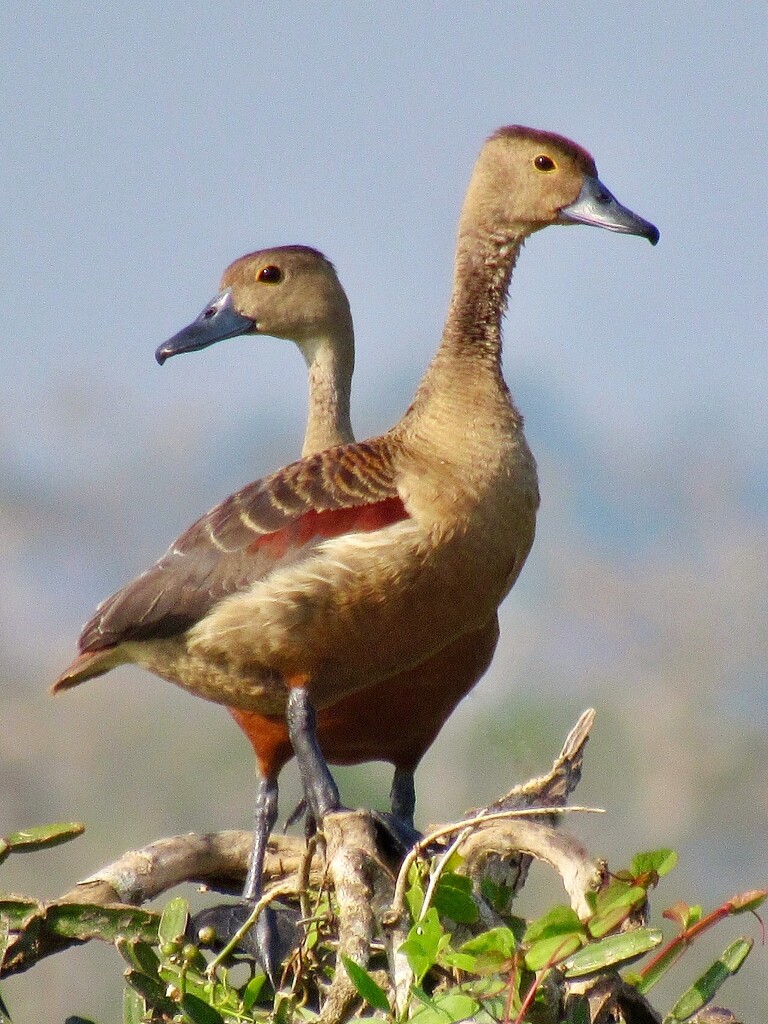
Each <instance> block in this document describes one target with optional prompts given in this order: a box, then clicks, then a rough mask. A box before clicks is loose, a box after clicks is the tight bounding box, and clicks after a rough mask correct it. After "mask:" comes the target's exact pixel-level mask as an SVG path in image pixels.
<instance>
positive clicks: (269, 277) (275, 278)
mask: <svg viewBox="0 0 768 1024" xmlns="http://www.w3.org/2000/svg"><path fill="white" fill-rule="evenodd" d="M282 279H283V272H282V270H281V269H280V267H273V266H269V267H262V268H261V270H260V271H259V272H258V274H257V275H256V280H257V281H264V283H265V284H278V282H280V281H282Z"/></svg>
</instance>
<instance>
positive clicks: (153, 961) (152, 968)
mask: <svg viewBox="0 0 768 1024" xmlns="http://www.w3.org/2000/svg"><path fill="white" fill-rule="evenodd" d="M115 945H116V946H117V951H118V953H119V954H120V956H122V958H123V960H125V962H126V963H127V964H128V966H129V967H131V968H133V969H134V970H136V971H141V972H142V974H150V975H156V974H157V972H158V969H159V967H160V959H159V958H158V955H157V953H155V951H154V949H152V947H151V946H150V944H149V943H148V942H142V941H141V940H140V939H118V940H117V942H116V943H115Z"/></svg>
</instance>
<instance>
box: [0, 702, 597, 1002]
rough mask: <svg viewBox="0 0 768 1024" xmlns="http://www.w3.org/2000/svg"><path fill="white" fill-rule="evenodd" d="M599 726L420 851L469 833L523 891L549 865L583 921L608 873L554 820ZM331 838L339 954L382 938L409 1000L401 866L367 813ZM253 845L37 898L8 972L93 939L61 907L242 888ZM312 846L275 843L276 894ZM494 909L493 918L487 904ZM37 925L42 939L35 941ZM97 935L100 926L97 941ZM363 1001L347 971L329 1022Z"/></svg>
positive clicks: (325, 867) (138, 866)
mask: <svg viewBox="0 0 768 1024" xmlns="http://www.w3.org/2000/svg"><path fill="white" fill-rule="evenodd" d="M593 718H594V714H593V712H591V711H589V712H586V713H585V714H584V715H582V717H581V718H580V720H579V722H578V723H577V725H576V727H575V728H574V729H573V730H572V732H571V734H570V735H569V737H568V739H567V740H566V743H565V745H564V747H563V750H562V752H561V754H560V756H559V757H558V758H557V759H556V761H555V763H554V764H553V767H552V769H551V770H550V772H548V773H547V774H546V775H544V776H541V777H539V778H536V779H532V780H530V781H529V782H527V783H525V784H523V785H520V786H515V787H513V788H512V789H511V790H510V791H509V792H508V793H506V794H505V795H504V796H503V797H501V798H500V799H499V800H497V801H495V802H494V803H493V804H490V805H489V806H488V807H487V808H484V809H483V810H482V811H480V812H471V813H470V814H468V815H467V816H466V817H465V818H464V819H462V820H461V821H459V822H456V823H454V824H452V825H450V826H442V827H441V828H439V829H432V830H431V832H430V835H428V836H427V838H426V840H425V841H424V842H423V843H420V844H419V847H420V849H421V848H423V849H424V850H429V849H430V847H431V848H433V849H434V848H435V847H436V846H438V845H439V844H440V843H450V842H453V841H454V840H455V839H456V836H457V835H461V836H462V843H461V852H462V854H463V855H464V856H465V858H466V864H467V871H468V873H470V874H471V875H473V876H479V875H481V874H487V873H488V872H491V873H496V874H497V875H498V874H499V873H501V874H503V875H504V877H505V879H506V881H507V884H509V885H511V887H512V888H513V889H514V890H515V891H517V889H519V887H520V886H521V885H522V884H523V882H524V880H525V875H526V873H527V866H528V864H529V863H530V860H531V858H532V857H533V858H537V859H539V860H542V861H543V862H545V863H547V864H549V865H550V866H551V867H552V868H554V869H555V870H556V871H557V872H558V874H559V875H560V877H561V878H562V880H563V884H564V886H565V889H566V891H567V893H568V896H569V899H570V901H571V904H572V905H573V906H574V909H576V910H577V912H578V913H579V914H580V915H581V916H584V914H585V910H586V902H585V901H586V893H587V892H589V891H590V890H591V889H593V888H594V887H595V886H596V884H597V883H598V881H599V878H600V872H601V865H600V863H599V862H597V861H595V860H593V859H591V858H590V857H589V856H588V854H587V852H586V851H585V850H584V849H583V847H582V846H581V845H580V844H578V843H577V842H576V841H575V840H573V839H571V838H569V837H568V836H567V834H566V833H565V832H557V831H556V830H555V823H556V820H557V818H559V817H560V816H561V815H559V814H558V813H557V808H559V807H563V806H564V805H565V803H566V802H567V800H568V797H569V796H570V794H571V793H572V792H573V789H574V788H575V786H576V785H577V783H578V781H579V779H580V777H581V766H582V760H583V754H584V747H585V745H586V742H587V739H588V737H589V731H590V728H591V725H592V722H593ZM531 810H534V811H536V812H537V813H536V816H535V819H530V818H525V819H523V818H520V819H515V818H514V817H506V815H511V814H514V813H515V812H522V813H523V814H525V813H526V812H528V813H530V812H531ZM324 835H325V851H326V852H325V856H323V854H322V853H321V852H320V850H319V849H316V850H315V851H314V853H313V856H312V858H311V862H310V864H309V881H310V884H311V885H313V886H319V885H320V884H323V881H324V879H325V881H326V884H328V883H330V885H331V886H332V887H333V889H334V890H335V895H336V901H337V905H338V914H339V935H338V944H339V951H340V952H342V953H344V955H345V956H347V957H349V958H350V959H351V960H353V961H355V962H357V963H359V964H361V965H365V964H366V963H367V961H368V955H369V950H370V945H371V940H372V938H373V936H374V935H375V934H378V935H380V936H382V938H383V940H384V943H385V947H386V948H387V949H388V954H389V958H390V968H391V975H392V978H393V979H394V986H393V987H394V991H393V995H394V997H395V999H396V1000H400V999H402V997H403V993H404V992H405V990H406V989H407V987H408V983H409V977H408V973H409V972H408V970H407V965H405V964H404V958H403V957H402V956H398V954H397V948H398V947H399V945H400V944H401V943H402V940H403V937H404V929H405V930H407V928H406V926H405V925H404V923H403V920H402V916H403V915H402V913H401V912H400V910H401V908H400V907H399V906H398V905H397V899H398V898H397V896H396V895H395V873H394V871H396V869H397V865H395V866H394V871H393V867H392V866H391V865H388V864H387V862H386V857H385V856H384V855H383V853H382V852H381V850H380V849H379V846H378V842H377V834H376V828H375V824H374V820H373V819H372V817H371V815H369V814H367V813H366V812H342V813H339V814H335V815H331V816H329V817H328V818H327V819H326V821H325V823H324ZM251 842H252V836H251V833H250V832H247V831H239V830H238V831H227V832H220V833H213V834H209V835H197V834H194V833H190V834H188V835H182V836H174V837H172V838H168V839H161V840H158V841H157V842H155V843H152V844H151V845H149V846H147V847H145V848H143V849H140V850H131V851H128V852H126V853H124V854H123V855H122V856H121V857H120V858H118V860H116V861H114V862H113V863H111V864H109V865H107V866H106V867H104V868H102V869H100V870H99V871H97V872H95V873H94V874H93V875H91V876H90V877H88V878H86V879H84V880H83V881H82V882H79V883H78V884H77V885H75V886H74V887H73V888H72V889H70V890H69V891H68V892H66V893H64V894H63V895H62V896H61V897H60V898H59V899H58V900H55V901H52V902H51V903H48V904H36V903H35V902H34V901H28V902H29V914H28V916H27V917H25V919H24V924H23V926H19V927H18V933H17V934H16V935H14V936H13V937H12V939H11V941H10V943H9V944H8V947H7V949H6V954H5V957H4V962H3V964H2V968H0V976H2V975H7V974H13V973H18V972H21V971H25V970H28V969H29V968H30V967H31V966H33V964H34V963H36V962H37V961H38V960H40V959H42V958H43V957H45V956H49V955H51V954H52V953H54V952H58V951H60V950H61V949H64V948H67V946H71V945H74V944H77V943H79V942H82V941H84V940H83V938H81V937H73V936H72V935H70V934H62V930H61V927H62V926H61V925H60V923H58V922H59V918H58V916H57V912H58V911H59V910H60V909H61V908H66V907H68V906H70V905H78V906H83V905H90V906H93V907H94V908H99V907H102V908H105V910H108V911H110V912H114V913H115V914H116V915H118V917H117V918H116V920H117V921H118V922H119V914H120V913H128V912H130V911H133V910H134V908H136V907H140V906H142V905H143V904H145V903H147V902H148V901H150V900H152V899H154V898H156V897H157V896H159V895H161V894H162V893H164V892H166V891H167V890H169V889H171V888H173V887H175V886H177V885H179V884H181V883H183V882H193V883H197V884H203V885H205V886H207V887H209V888H216V889H223V890H224V891H230V892H231V891H237V889H239V887H240V886H241V884H242V880H243V878H244V876H245V872H246V870H247V864H248V857H249V855H250V849H251ZM304 850H305V844H304V841H303V839H299V838H294V837H288V836H272V837H271V838H270V842H269V847H268V850H267V855H266V859H265V868H264V871H265V888H266V889H267V890H268V889H269V886H270V885H274V884H276V883H279V884H280V886H281V888H283V890H284V887H285V884H286V883H294V882H295V883H296V886H297V887H298V886H299V883H300V881H301V878H302V867H303V862H304ZM417 852H418V851H417ZM393 901H394V906H393ZM1 910H2V907H1V906H0V911H1ZM134 912H135V911H134ZM488 912H489V913H491V912H490V909H489V908H488ZM115 927H117V925H116V926H115ZM33 929H34V941H29V935H30V934H31V933H32V930H33ZM98 934H99V932H98V928H96V927H95V926H94V937H96V936H97V935H98ZM87 937H90V936H87ZM87 937H86V938H87ZM355 998H356V996H355V991H354V988H353V987H352V986H351V983H350V982H349V979H348V978H347V975H346V972H345V971H344V970H343V968H339V970H337V971H336V973H335V980H334V983H333V985H332V986H331V989H330V991H329V993H328V996H327V999H326V1000H325V1004H324V1014H323V1016H324V1019H325V1020H328V1021H338V1020H341V1019H343V1017H344V1014H345V1013H346V1012H347V1011H348V1008H349V1006H350V1003H351V1002H352V1001H353V1000H354V999H355Z"/></svg>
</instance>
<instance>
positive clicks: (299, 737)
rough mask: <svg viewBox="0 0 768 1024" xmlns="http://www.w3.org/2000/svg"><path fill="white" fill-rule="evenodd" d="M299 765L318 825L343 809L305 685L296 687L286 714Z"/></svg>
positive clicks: (289, 699) (289, 696)
mask: <svg viewBox="0 0 768 1024" xmlns="http://www.w3.org/2000/svg"><path fill="white" fill-rule="evenodd" d="M285 717H286V720H287V723H288V734H289V735H290V737H291V744H292V746H293V752H294V753H295V755H296V763H297V764H298V766H299V774H300V775H301V784H302V786H303V788H304V797H305V799H306V801H307V807H308V808H309V811H310V813H311V814H312V816H313V817H314V819H315V821H316V822H317V824H318V825H320V824H321V823H322V820H323V817H324V816H325V815H326V814H329V813H330V812H332V811H337V810H338V809H339V807H340V806H341V804H340V802H339V791H338V789H337V788H336V783H335V782H334V781H333V776H332V775H331V773H330V771H329V770H328V765H327V764H326V761H325V758H324V757H323V752H322V751H321V750H320V746H319V745H318V742H317V736H316V734H315V709H314V708H313V707H312V704H311V702H310V699H309V694H308V693H307V691H306V688H305V687H303V686H294V687H293V688H292V689H291V692H290V694H289V695H288V704H287V707H286V711H285Z"/></svg>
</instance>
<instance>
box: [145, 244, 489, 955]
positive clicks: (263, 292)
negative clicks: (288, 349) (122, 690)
mask: <svg viewBox="0 0 768 1024" xmlns="http://www.w3.org/2000/svg"><path fill="white" fill-rule="evenodd" d="M227 293H231V297H232V300H231V301H232V304H233V305H234V308H235V309H236V310H237V311H238V312H239V313H241V314H243V313H245V312H246V311H247V315H248V319H250V320H251V321H252V323H253V327H252V329H251V330H250V331H249V332H248V333H249V334H251V335H253V334H258V335H271V336H273V337H278V338H288V339H290V340H292V341H294V342H295V343H296V344H297V346H298V347H299V349H300V350H301V352H302V354H303V355H304V358H305V361H306V363H307V367H308V370H309V403H308V415H307V427H306V433H305V437H304V444H303V447H302V455H303V456H304V457H306V456H308V455H312V454H314V453H315V452H317V451H322V450H323V449H324V448H328V447H331V446H333V445H338V444H343V443H347V442H350V441H352V440H353V437H352V428H351V425H350V419H349V399H350V389H351V384H352V371H353V367H354V332H353V327H352V317H351V315H350V310H349V302H348V300H347V296H346V293H345V292H344V289H343V288H342V286H341V282H340V281H339V279H338V277H337V275H336V271H335V270H334V267H333V265H332V264H331V263H330V262H329V261H328V260H327V259H326V258H325V256H323V254H322V253H320V252H318V251H317V250H316V249H311V248H308V247H306V246H297V245H292V246H279V247H277V248H273V249H263V250H260V251H258V252H254V253H249V254H248V255H247V256H243V257H241V258H240V259H238V260H236V261H235V262H234V263H233V264H231V265H230V266H229V267H228V268H227V269H226V270H225V272H224V275H223V277H222V281H221V291H220V293H219V295H217V296H216V297H215V298H214V299H213V300H212V302H210V303H209V304H208V305H207V306H206V307H205V309H204V310H203V312H202V313H201V314H200V316H199V317H198V318H197V320H196V321H194V322H193V323H192V324H190V325H189V327H186V328H184V329H183V330H182V331H180V332H179V333H178V334H177V335H175V336H174V337H173V338H171V339H170V341H167V342H165V343H164V344H163V345H161V346H160V347H159V348H158V350H157V353H156V355H157V359H158V361H159V362H160V363H163V362H165V360H166V359H168V358H169V357H170V356H172V355H178V354H179V353H182V352H189V351H197V350H199V349H201V348H206V347H208V346H209V345H213V344H215V343H216V342H218V341H221V340H222V339H223V338H227V337H229V336H230V331H231V329H232V323H231V319H230V317H229V315H228V312H227V309H228V304H227V303H226V297H227ZM222 300H225V301H224V304H223V305H222ZM222 310H224V312H222ZM498 633H499V630H498V620H497V616H496V615H495V614H494V615H493V616H492V618H491V620H490V622H488V623H487V624H486V626H484V627H483V628H482V629H481V630H478V631H475V632H473V633H470V634H467V635H466V636H462V637H459V638H458V639H457V640H455V641H453V643H451V644H450V645H449V646H448V647H447V648H445V649H444V650H443V651H440V652H438V654H437V655H436V656H434V657H433V658H431V659H430V660H429V661H428V662H426V663H425V664H423V665H420V666H417V667H416V668H414V669H410V670H409V671H406V672H403V673H400V674H398V675H396V676H393V677H391V678H390V679H386V680H384V681H383V682H381V683H379V684H377V685H375V686H372V687H367V688H366V689H365V690H358V691H356V692H355V693H352V694H349V695H348V696H346V697H342V699H341V700H339V701H338V702H337V703H336V704H334V705H332V706H329V707H324V708H321V709H320V711H319V712H318V715H317V738H318V741H319V743H320V748H321V750H322V752H323V754H324V756H325V758H326V759H327V760H328V761H330V762H331V763H333V764H357V763H359V762H361V761H369V760H381V761H389V762H390V763H391V764H392V765H394V768H395V774H394V779H393V783H392V792H391V801H392V814H393V816H394V818H395V819H396V825H397V823H399V824H400V828H401V831H402V832H403V833H404V834H406V835H407V834H408V831H409V830H412V829H413V811H414V803H415V788H414V781H413V775H414V772H415V770H416V767H417V765H418V763H419V762H420V761H421V759H422V757H423V756H424V754H425V753H426V752H427V750H428V749H429V747H430V746H431V745H432V743H433V742H434V740H435V738H436V736H437V734H438V732H439V731H440V729H441V727H442V725H443V724H444V722H445V721H446V720H447V719H448V717H449V716H450V714H451V712H452V711H453V709H454V708H455V707H456V704H457V703H458V702H459V701H460V700H461V698H462V697H464V696H465V695H466V694H467V692H468V691H469V690H470V689H471V688H472V686H474V684H475V683H476V682H477V681H478V679H479V678H480V676H481V675H482V674H483V672H484V671H485V670H486V668H487V667H488V665H489V664H490V661H491V658H492V656H493V652H494V650H495V647H496V642H497V640H498ZM229 711H230V713H231V714H232V716H233V717H234V719H235V721H236V722H237V723H238V725H239V726H240V727H241V729H242V730H243V732H244V733H245V734H246V736H247V737H248V739H249V740H250V742H251V745H252V746H253V749H254V753H255V754H256V759H257V763H258V766H259V769H260V772H261V781H260V783H259V790H258V795H257V800H256V814H255V827H254V849H253V854H252V857H251V863H250V870H249V873H248V878H247V880H246V885H245V889H244V892H243V899H244V900H245V901H246V902H248V903H251V902H252V901H253V898H254V894H255V892H256V890H257V888H258V886H259V883H260V880H261V873H262V868H263V863H264V854H265V851H266V843H267V839H268V837H269V833H270V832H271V830H272V828H273V827H274V824H275V819H276V816H277V777H278V775H279V773H280V771H281V770H282V768H283V766H284V765H285V764H286V763H287V762H288V761H289V760H290V759H291V757H293V748H292V746H291V741H290V736H289V734H288V728H287V726H286V722H285V718H283V717H274V716H271V717H270V716H266V715H261V714H259V713H258V712H256V711H246V710H244V709H241V708H230V709H229ZM393 712H396V713H393ZM269 928H270V925H269V917H268V915H263V916H262V917H261V918H260V927H259V928H258V929H257V941H258V943H259V946H260V947H261V948H260V955H261V959H262V960H266V959H267V958H268V954H269V949H270V941H269V938H268V934H269Z"/></svg>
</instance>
